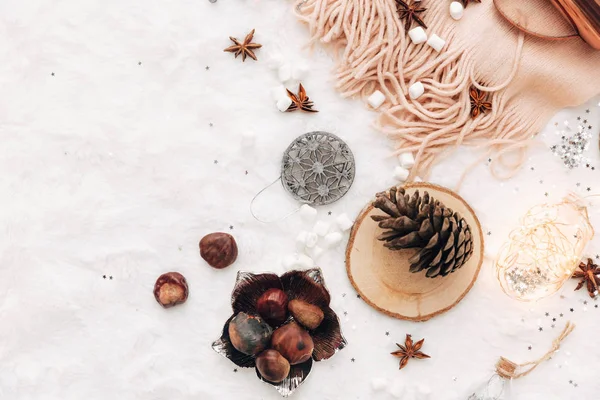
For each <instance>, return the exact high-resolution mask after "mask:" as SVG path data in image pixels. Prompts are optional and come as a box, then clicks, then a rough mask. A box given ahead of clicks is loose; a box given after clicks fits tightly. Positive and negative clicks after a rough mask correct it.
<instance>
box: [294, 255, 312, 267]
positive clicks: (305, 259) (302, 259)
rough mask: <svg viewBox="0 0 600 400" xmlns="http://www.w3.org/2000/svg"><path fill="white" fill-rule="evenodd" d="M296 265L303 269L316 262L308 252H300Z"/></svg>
mask: <svg viewBox="0 0 600 400" xmlns="http://www.w3.org/2000/svg"><path fill="white" fill-rule="evenodd" d="M296 266H297V267H298V268H302V269H308V268H312V267H314V266H315V262H314V261H313V260H312V258H310V257H309V256H307V255H306V254H298V258H297V261H296Z"/></svg>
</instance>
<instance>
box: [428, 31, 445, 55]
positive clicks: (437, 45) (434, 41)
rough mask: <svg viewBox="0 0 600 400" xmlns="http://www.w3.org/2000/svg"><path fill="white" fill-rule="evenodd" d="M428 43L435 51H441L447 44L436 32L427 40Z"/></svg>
mask: <svg viewBox="0 0 600 400" xmlns="http://www.w3.org/2000/svg"><path fill="white" fill-rule="evenodd" d="M427 44H428V45H429V46H430V47H432V48H433V49H434V50H435V51H437V52H440V51H442V49H443V48H444V46H445V45H446V41H445V40H444V39H442V38H441V37H439V36H438V35H436V34H435V33H434V34H433V35H431V37H430V38H429V39H428V40H427Z"/></svg>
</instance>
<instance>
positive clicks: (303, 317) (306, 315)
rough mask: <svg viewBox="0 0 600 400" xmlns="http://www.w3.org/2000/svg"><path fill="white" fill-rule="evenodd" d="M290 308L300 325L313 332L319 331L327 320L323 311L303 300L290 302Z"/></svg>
mask: <svg viewBox="0 0 600 400" xmlns="http://www.w3.org/2000/svg"><path fill="white" fill-rule="evenodd" d="M288 308H289V310H290V313H291V314H292V316H293V317H294V319H295V320H296V321H297V322H298V323H300V324H301V325H302V326H304V327H305V328H308V329H311V330H312V329H317V328H318V327H319V325H321V322H323V318H325V314H324V313H323V310H321V309H320V308H319V307H317V306H315V305H314V304H310V303H307V302H306V301H303V300H298V299H294V300H292V301H290V302H289V304H288Z"/></svg>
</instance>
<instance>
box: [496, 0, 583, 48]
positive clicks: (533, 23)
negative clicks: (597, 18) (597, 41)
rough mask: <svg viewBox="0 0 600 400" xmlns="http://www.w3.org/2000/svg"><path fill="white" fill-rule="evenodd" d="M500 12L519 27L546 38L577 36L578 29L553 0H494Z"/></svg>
mask: <svg viewBox="0 0 600 400" xmlns="http://www.w3.org/2000/svg"><path fill="white" fill-rule="evenodd" d="M494 5H495V6H496V9H497V10H498V11H499V12H500V14H501V15H502V16H503V17H504V18H505V19H506V20H507V21H508V22H510V23H511V24H513V25H514V26H515V27H517V28H518V29H520V30H522V31H524V32H526V33H529V34H531V35H534V36H537V37H541V38H545V39H568V38H573V37H577V36H578V33H577V29H576V28H575V27H574V26H573V24H572V23H571V22H570V21H569V19H568V17H567V16H566V15H563V13H562V12H561V10H560V9H559V7H558V6H556V2H554V1H551V0H494Z"/></svg>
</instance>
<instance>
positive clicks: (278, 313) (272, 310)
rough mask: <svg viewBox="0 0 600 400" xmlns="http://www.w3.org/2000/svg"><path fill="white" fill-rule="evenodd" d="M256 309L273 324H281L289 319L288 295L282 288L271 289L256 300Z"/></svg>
mask: <svg viewBox="0 0 600 400" xmlns="http://www.w3.org/2000/svg"><path fill="white" fill-rule="evenodd" d="M256 309H257V310H258V313H259V314H260V316H261V317H263V318H264V319H265V320H266V321H267V322H268V323H269V324H271V325H275V326H277V325H281V324H283V323H284V322H285V320H286V319H287V309H288V297H287V295H286V294H285V292H284V291H283V290H281V289H276V288H273V289H269V290H267V291H266V292H264V293H263V294H262V295H261V296H260V297H259V298H258V301H257V302H256Z"/></svg>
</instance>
